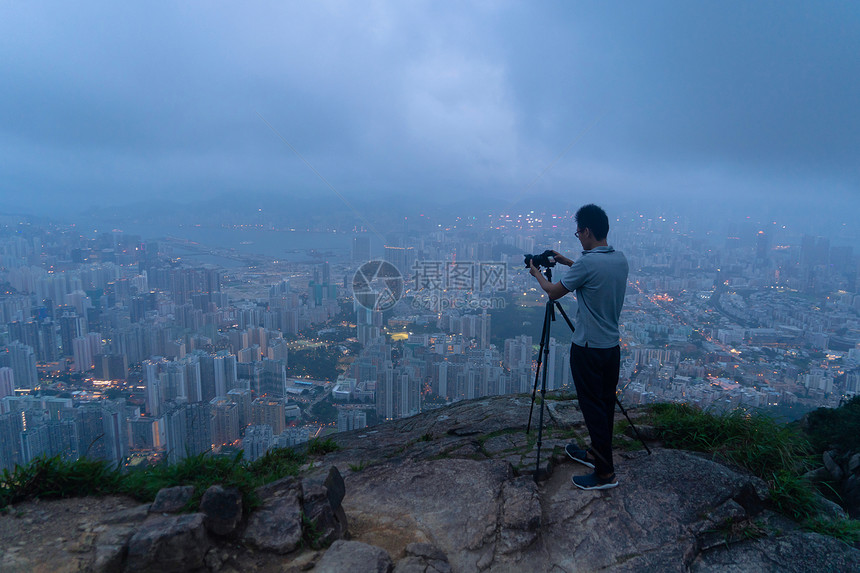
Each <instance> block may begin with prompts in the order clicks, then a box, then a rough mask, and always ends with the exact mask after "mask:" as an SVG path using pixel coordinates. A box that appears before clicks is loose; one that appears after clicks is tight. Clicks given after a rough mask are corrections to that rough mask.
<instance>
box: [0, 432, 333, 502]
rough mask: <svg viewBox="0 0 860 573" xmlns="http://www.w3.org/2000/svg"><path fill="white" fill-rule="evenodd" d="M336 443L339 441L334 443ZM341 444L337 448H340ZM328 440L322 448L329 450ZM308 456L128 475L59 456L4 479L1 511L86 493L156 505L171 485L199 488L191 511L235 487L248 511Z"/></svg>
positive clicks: (286, 453)
mask: <svg viewBox="0 0 860 573" xmlns="http://www.w3.org/2000/svg"><path fill="white" fill-rule="evenodd" d="M332 443H333V441H332ZM335 445H336V444H335ZM328 447H330V445H326V444H325V442H324V443H323V445H322V446H321V448H322V449H325V448H328ZM306 461H307V455H305V454H303V453H300V452H297V451H296V450H292V449H289V448H284V449H275V450H270V451H269V452H268V453H267V454H266V455H265V456H263V457H262V458H260V459H258V460H256V461H254V462H245V461H244V460H243V459H242V451H239V452H238V453H237V454H236V455H235V456H232V457H223V456H212V455H209V454H208V453H204V454H200V455H197V456H190V457H188V458H185V459H183V460H182V461H180V462H179V463H177V464H168V463H166V462H165V463H161V464H158V465H156V466H151V467H147V468H141V469H134V470H131V471H129V472H128V473H122V472H120V471H119V470H116V469H112V468H111V467H110V465H109V464H108V463H107V462H105V461H102V460H90V459H87V458H81V459H79V460H76V461H74V462H68V461H63V460H62V459H60V458H59V457H54V458H39V459H36V460H33V461H32V462H31V463H29V464H27V465H25V466H16V467H15V469H14V471H12V472H10V471H8V470H4V472H3V474H2V478H0V508H4V507H6V506H8V505H11V504H14V503H18V502H20V501H23V500H26V499H31V498H45V499H47V498H62V497H77V496H86V495H109V494H125V495H128V496H130V497H132V498H134V499H137V500H138V501H143V502H147V501H152V500H154V499H155V496H156V494H158V491H159V490H160V489H162V488H165V487H175V486H179V485H193V486H194V496H193V497H192V499H191V501H190V502H189V505H188V509H189V510H192V509H193V508H195V507H197V505H198V504H199V502H200V498H201V497H202V495H203V493H204V492H205V491H206V490H207V489H208V488H209V486H211V485H215V484H219V485H222V486H224V487H235V488H236V489H238V490H239V491H240V492H242V497H243V500H244V504H243V505H244V507H245V508H246V510H250V509H253V508H254V507H256V506H257V505H258V504H259V500H257V499H256V496H255V494H254V490H255V489H256V488H257V487H259V486H261V485H263V484H266V483H269V482H272V481H275V480H277V479H280V478H282V477H286V476H288V475H298V474H299V468H300V467H301V466H302V464H304V463H306Z"/></svg>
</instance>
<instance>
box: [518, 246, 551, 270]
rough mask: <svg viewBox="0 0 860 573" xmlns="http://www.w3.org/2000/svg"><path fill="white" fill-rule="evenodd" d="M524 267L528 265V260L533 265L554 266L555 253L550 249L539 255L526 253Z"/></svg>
mask: <svg viewBox="0 0 860 573" xmlns="http://www.w3.org/2000/svg"><path fill="white" fill-rule="evenodd" d="M525 257H526V260H525V263H526V267H528V266H529V262H531V263H533V264H534V266H536V267H538V268H540V267H546V268H550V267H554V266H555V253H554V252H553V251H550V250H546V251H544V252H542V253H541V254H539V255H526V256H525Z"/></svg>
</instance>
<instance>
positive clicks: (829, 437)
mask: <svg viewBox="0 0 860 573" xmlns="http://www.w3.org/2000/svg"><path fill="white" fill-rule="evenodd" d="M807 421H808V428H807V430H806V431H807V433H809V438H810V441H811V442H812V445H813V447H814V448H815V449H816V451H824V450H828V449H830V448H836V449H838V450H842V451H844V452H857V451H860V396H854V397H853V398H851V399H850V400H849V401H848V402H846V403H845V404H844V405H843V406H842V407H840V408H836V409H833V408H818V409H817V410H814V411H812V412H810V413H809V416H808V417H807Z"/></svg>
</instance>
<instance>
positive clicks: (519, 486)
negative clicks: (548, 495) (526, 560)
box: [499, 476, 541, 554]
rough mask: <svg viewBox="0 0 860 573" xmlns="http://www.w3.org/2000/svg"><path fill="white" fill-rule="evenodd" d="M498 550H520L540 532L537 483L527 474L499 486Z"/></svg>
mask: <svg viewBox="0 0 860 573" xmlns="http://www.w3.org/2000/svg"><path fill="white" fill-rule="evenodd" d="M502 500H503V503H502V520H501V529H500V536H499V542H500V543H499V545H500V547H499V552H500V553H501V554H511V553H520V552H522V551H523V550H525V548H526V547H528V546H529V545H531V544H532V543H534V541H535V540H536V539H537V537H538V533H539V532H540V524H541V507H540V498H539V497H538V491H537V485H535V482H534V480H532V479H530V478H529V477H528V476H523V477H520V478H518V479H515V480H513V481H508V482H505V483H504V484H503V486H502Z"/></svg>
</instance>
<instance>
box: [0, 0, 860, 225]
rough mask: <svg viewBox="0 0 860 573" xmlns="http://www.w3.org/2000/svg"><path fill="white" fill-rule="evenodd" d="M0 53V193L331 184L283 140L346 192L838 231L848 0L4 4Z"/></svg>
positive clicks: (68, 212)
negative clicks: (724, 218)
mask: <svg viewBox="0 0 860 573" xmlns="http://www.w3.org/2000/svg"><path fill="white" fill-rule="evenodd" d="M0 53H2V54H3V57H2V58H0V74H2V77H3V78H4V81H3V82H2V86H0V157H2V160H0V186H2V194H0V208H2V209H3V211H5V212H12V213H26V214H37V215H40V214H47V215H52V216H64V217H67V218H68V217H70V216H71V217H72V218H73V217H74V216H77V215H79V214H81V213H86V212H88V211H90V210H92V209H93V208H98V209H105V208H111V207H123V206H132V205H133V206H135V208H138V207H140V206H146V205H149V206H153V205H159V204H162V203H161V202H165V201H171V202H174V203H177V204H180V205H181V204H193V203H196V202H201V201H217V202H219V203H221V204H228V205H230V204H232V205H235V206H236V207H237V208H242V207H243V206H244V205H243V202H244V201H245V200H246V198H249V197H255V198H256V197H262V198H261V199H259V201H260V202H261V203H265V202H266V201H269V202H270V203H273V204H281V205H286V206H287V209H289V206H290V203H291V201H293V200H294V199H295V198H298V197H302V198H303V199H304V200H305V202H306V203H309V204H313V203H314V202H316V204H317V205H319V204H324V205H329V206H330V205H332V204H335V203H336V204H338V205H343V204H344V202H343V201H342V200H341V198H339V197H338V196H337V195H336V194H335V193H334V192H333V191H332V189H330V188H329V187H328V186H327V185H326V184H325V183H324V182H323V181H322V180H321V179H320V178H319V177H318V175H317V174H315V173H314V172H313V171H312V170H311V169H310V168H309V166H308V165H307V164H305V163H304V162H303V161H302V160H301V159H300V158H299V157H298V156H297V155H296V153H294V152H293V150H291V148H290V146H292V147H294V148H295V150H296V151H297V152H298V153H300V154H301V155H302V156H303V157H304V158H305V159H306V160H307V162H308V163H309V164H310V165H312V166H313V168H315V169H316V170H317V171H318V173H319V174H320V175H322V176H324V177H325V179H326V180H327V181H328V182H329V183H330V184H331V185H332V186H333V187H334V188H336V189H337V191H338V192H339V193H341V194H342V195H343V198H344V199H345V200H346V201H347V202H349V203H351V204H355V205H356V206H363V207H361V208H360V209H359V210H360V211H368V210H370V211H373V212H375V213H378V212H379V211H380V209H379V208H378V205H386V204H392V205H404V206H406V207H407V209H405V210H408V206H409V205H411V204H419V205H422V204H432V203H433V202H434V201H439V202H441V203H442V204H446V205H451V204H454V205H463V207H466V204H464V203H461V202H462V200H463V198H464V197H468V198H470V199H471V200H472V205H469V208H470V210H471V207H472V206H474V205H477V206H480V207H481V208H483V209H490V208H495V209H498V210H499V211H501V210H503V209H504V208H505V206H506V205H512V204H515V205H520V204H522V205H531V208H532V209H534V208H536V207H539V208H546V206H547V205H548V204H552V202H555V201H562V202H564V203H565V204H567V203H570V204H571V205H576V204H581V203H582V202H586V201H596V202H600V203H602V204H605V205H608V206H610V207H613V208H615V209H616V210H618V209H625V208H640V209H647V208H650V209H654V208H655V207H659V208H663V207H666V206H673V207H674V208H675V209H676V210H677V209H683V210H688V211H691V212H695V211H696V210H702V209H705V208H707V209H712V208H718V207H721V208H723V209H725V210H726V211H727V212H729V213H732V214H740V213H739V210H747V211H749V212H748V213H744V215H745V216H750V217H752V218H753V219H756V220H759V219H760V220H762V221H766V220H768V219H776V218H779V217H794V220H797V221H800V222H801V223H802V224H807V225H809V226H813V225H815V226H817V227H818V230H817V234H825V235H828V236H832V235H835V234H836V232H835V231H834V228H836V227H839V226H840V225H842V224H843V223H844V224H846V225H847V226H848V227H851V226H852V225H854V227H853V228H851V229H849V230H845V232H843V235H845V234H846V233H847V234H849V235H852V236H855V235H857V231H856V223H855V222H854V221H852V220H851V219H855V218H854V217H848V216H847V215H848V214H849V213H852V212H855V213H856V212H857V207H858V195H860V193H858V190H860V161H858V150H860V108H858V106H857V102H858V101H860V82H858V81H857V78H858V77H860V57H858V54H860V8H858V6H857V4H856V3H854V2H824V3H818V2H816V3H810V2H754V3H751V2H698V3H689V2H680V1H677V2H647V3H643V2H617V3H600V4H595V3H587V2H550V3H541V4H540V5H534V4H530V3H525V2H478V3H470V4H467V3H460V2H408V3H400V2H371V3H350V2H334V1H331V2H315V3H277V2H273V3H257V4H252V5H235V4H230V3H222V2H219V3H197V4H195V3H186V4H183V5H182V6H178V7H177V6H173V5H168V4H165V3H147V4H145V5H139V6H129V5H124V4H123V5H117V4H114V3H108V2H82V3H74V4H67V3H8V4H6V5H5V6H4V7H3V8H2V18H0ZM373 201H378V203H376V205H377V207H373V208H372V209H371V208H370V207H368V205H371V204H374V203H373ZM389 202H390V203H389ZM164 205H166V208H167V209H168V210H174V209H176V207H175V206H170V205H167V204H166V203H164ZM171 205H172V204H171ZM118 212H121V211H118ZM404 214H409V213H404ZM458 214H460V213H458ZM462 214H463V215H464V216H466V215H471V214H472V213H471V212H468V213H467V212H464V213H462ZM413 215H414V214H413ZM842 219H845V220H842ZM770 222H772V221H770ZM780 222H781V221H780ZM800 231H802V232H813V231H814V229H811V228H809V229H801V230H800Z"/></svg>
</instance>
